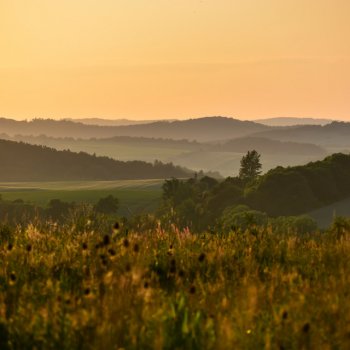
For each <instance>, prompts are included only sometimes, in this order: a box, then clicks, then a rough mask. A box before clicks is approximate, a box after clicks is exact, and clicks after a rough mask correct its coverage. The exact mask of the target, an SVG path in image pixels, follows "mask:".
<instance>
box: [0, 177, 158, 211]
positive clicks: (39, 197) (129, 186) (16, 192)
mask: <svg viewBox="0 0 350 350" xmlns="http://www.w3.org/2000/svg"><path fill="white" fill-rule="evenodd" d="M162 183H163V180H119V181H79V182H77V181H72V182H12V183H9V182H6V183H0V195H1V196H2V198H3V199H5V200H16V199H19V198H20V199H23V200H24V201H26V202H31V203H35V204H38V205H40V206H46V205H47V204H48V202H49V201H50V200H51V199H54V198H57V199H61V200H63V201H67V202H73V201H74V202H87V203H96V202H97V201H98V200H99V199H100V198H102V197H106V196H107V195H109V194H112V195H114V196H116V197H117V198H118V199H119V202H120V210H119V213H120V215H125V216H130V215H132V214H140V213H147V212H150V211H152V210H154V209H156V208H157V206H158V204H159V201H160V198H161V193H162V192H161V186H162Z"/></svg>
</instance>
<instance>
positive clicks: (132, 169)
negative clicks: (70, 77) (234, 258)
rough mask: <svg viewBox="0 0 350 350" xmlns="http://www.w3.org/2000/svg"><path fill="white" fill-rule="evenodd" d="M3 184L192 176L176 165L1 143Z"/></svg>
mask: <svg viewBox="0 0 350 350" xmlns="http://www.w3.org/2000/svg"><path fill="white" fill-rule="evenodd" d="M0 164H1V171H0V181H11V182H14V181H68V180H119V179H165V178H170V177H188V176H190V175H191V172H190V171H188V170H185V169H183V168H180V167H176V166H174V165H173V164H164V163H161V162H155V163H154V164H151V163H146V162H143V161H128V162H122V161H117V160H113V159H111V158H108V157H96V156H94V155H89V154H87V153H83V152H80V153H74V152H71V151H57V150H55V149H52V148H48V147H44V146H35V145H29V144H26V143H21V142H14V141H8V140H0Z"/></svg>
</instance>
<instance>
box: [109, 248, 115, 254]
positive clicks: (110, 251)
mask: <svg viewBox="0 0 350 350" xmlns="http://www.w3.org/2000/svg"><path fill="white" fill-rule="evenodd" d="M108 253H109V255H111V256H115V254H116V251H115V250H114V249H112V248H110V249H108Z"/></svg>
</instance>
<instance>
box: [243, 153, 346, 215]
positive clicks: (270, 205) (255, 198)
mask: <svg viewBox="0 0 350 350" xmlns="http://www.w3.org/2000/svg"><path fill="white" fill-rule="evenodd" d="M349 178H350V155H349V154H341V153H338V154H333V155H332V156H329V157H326V158H325V159H324V160H322V161H317V162H312V163H309V164H307V165H305V166H295V167H287V168H283V167H277V168H275V169H272V170H270V171H268V172H267V173H266V174H265V175H263V176H262V177H261V178H260V179H259V180H258V182H257V184H255V185H254V186H252V187H251V188H249V189H248V190H246V198H245V200H246V202H247V203H248V204H250V205H251V207H253V208H254V209H258V210H261V211H264V212H266V213H268V214H270V215H274V216H278V215H298V214H303V213H306V212H309V211H312V210H314V209H317V208H321V207H324V206H327V205H329V204H332V203H335V202H337V201H340V200H342V199H345V198H347V197H349V196H350V182H349Z"/></svg>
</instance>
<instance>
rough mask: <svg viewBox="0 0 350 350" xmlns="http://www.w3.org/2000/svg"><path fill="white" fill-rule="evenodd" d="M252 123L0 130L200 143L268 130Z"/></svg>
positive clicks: (47, 125)
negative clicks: (151, 138) (147, 138)
mask: <svg viewBox="0 0 350 350" xmlns="http://www.w3.org/2000/svg"><path fill="white" fill-rule="evenodd" d="M268 129H269V127H268V126H266V125H262V124H257V123H254V122H250V121H241V120H237V119H232V118H224V117H208V118H199V119H189V120H181V121H179V120H177V121H158V122H154V123H148V124H139V125H126V126H101V125H87V124H83V123H77V122H73V121H68V120H51V119H34V120H32V121H15V120H12V119H5V118H2V119H0V130H1V132H2V133H6V134H8V135H11V136H12V135H18V134H20V135H34V136H38V135H46V136H53V137H74V138H84V139H87V138H92V137H95V138H108V137H113V136H133V137H153V138H171V139H175V140H182V139H188V140H197V141H201V142H206V141H216V140H223V139H232V138H235V137H241V136H245V135H249V134H252V133H256V132H259V131H265V130H268Z"/></svg>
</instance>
